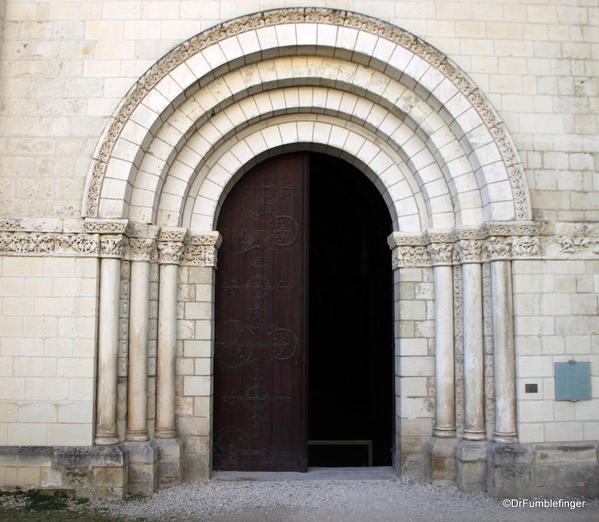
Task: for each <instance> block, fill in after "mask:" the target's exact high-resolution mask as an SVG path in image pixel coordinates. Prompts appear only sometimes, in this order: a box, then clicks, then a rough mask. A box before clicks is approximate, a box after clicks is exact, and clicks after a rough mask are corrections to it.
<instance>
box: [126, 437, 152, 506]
mask: <svg viewBox="0 0 599 522" xmlns="http://www.w3.org/2000/svg"><path fill="white" fill-rule="evenodd" d="M123 448H124V449H125V450H126V451H127V454H128V456H129V483H128V491H129V494H130V495H140V496H144V497H145V496H149V495H151V494H152V493H154V492H155V491H156V489H158V473H157V463H158V448H157V446H156V444H155V443H154V442H125V443H124V444H123Z"/></svg>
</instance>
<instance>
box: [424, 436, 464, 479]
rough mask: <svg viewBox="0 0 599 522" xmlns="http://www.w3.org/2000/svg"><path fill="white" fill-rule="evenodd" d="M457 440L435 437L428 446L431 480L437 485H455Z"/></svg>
mask: <svg viewBox="0 0 599 522" xmlns="http://www.w3.org/2000/svg"><path fill="white" fill-rule="evenodd" d="M456 445H457V440H456V439H455V438H451V439H450V438H439V437H433V438H432V439H431V440H430V441H429V443H428V444H427V448H426V451H427V454H428V457H429V459H430V475H431V480H432V481H433V482H434V483H436V484H453V483H455V475H456V464H455V452H456Z"/></svg>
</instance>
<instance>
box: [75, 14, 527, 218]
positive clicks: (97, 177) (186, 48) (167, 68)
mask: <svg viewBox="0 0 599 522" xmlns="http://www.w3.org/2000/svg"><path fill="white" fill-rule="evenodd" d="M303 23H310V24H327V25H335V26H340V27H349V28H354V29H357V30H359V31H362V32H365V33H370V34H372V35H375V36H377V37H381V38H385V39H386V40H388V41H390V42H392V43H394V44H396V45H398V46H401V47H403V48H404V49H407V50H408V51H410V52H411V53H414V54H415V55H417V56H418V57H420V58H421V59H423V60H424V61H426V62H427V63H429V64H430V65H431V66H432V67H434V68H435V69H436V70H437V71H438V72H439V73H440V74H441V75H443V77H444V78H446V79H447V80H449V81H450V82H451V83H452V84H453V85H454V86H455V87H456V88H457V89H458V90H459V91H460V92H461V93H462V94H463V95H464V96H465V97H466V98H467V99H468V100H469V102H470V103H471V104H472V107H474V109H475V110H476V111H477V112H478V114H479V115H480V117H481V119H482V120H483V121H484V124H485V125H486V127H487V128H488V130H489V132H490V134H491V135H492V136H493V138H494V141H495V144H496V146H497V149H498V151H499V153H500V154H501V156H502V159H503V163H504V165H505V167H506V172H507V176H508V178H509V180H510V184H511V187H512V193H513V196H514V199H513V200H514V205H515V210H516V215H515V217H516V219H530V217H531V215H530V205H529V200H528V190H527V187H526V182H525V179H524V173H523V169H522V165H521V163H520V159H519V157H518V154H517V152H516V149H515V147H514V144H513V143H512V141H511V139H510V137H509V135H508V134H507V132H506V130H505V128H504V125H503V123H502V121H501V120H500V118H499V116H498V114H497V113H496V112H495V110H494V109H493V108H492V107H491V105H490V104H489V102H488V101H487V100H486V98H485V97H484V95H483V94H482V93H481V92H480V91H479V90H478V88H477V87H476V85H475V84H474V83H473V82H472V81H471V80H470V79H469V78H468V77H467V76H466V75H465V74H464V73H463V72H462V71H461V70H460V69H459V68H458V67H457V66H456V65H454V64H453V63H452V62H451V61H450V60H449V58H448V57H447V56H445V55H444V54H443V53H442V52H440V51H439V50H438V49H436V48H434V47H433V46H431V45H430V44H428V43H426V42H425V41H423V40H421V39H419V38H418V37H416V36H415V35H414V34H412V33H410V32H408V31H405V30H403V29H401V28H399V27H397V26H394V25H391V24H389V23H386V22H383V21H381V20H377V19H375V18H371V17H368V16H364V15H360V14H358V13H353V12H350V11H345V10H333V9H327V8H285V9H273V10H268V11H264V12H260V13H256V14H252V15H248V16H242V17H239V18H236V19H234V20H231V21H229V22H225V23H222V24H220V25H218V26H216V27H214V28H212V29H209V30H207V31H204V32H202V33H200V34H198V35H196V36H194V37H192V38H190V39H189V40H187V41H185V42H183V43H181V44H180V45H179V46H177V47H176V48H174V49H173V50H172V51H171V52H169V53H168V54H167V55H165V56H164V57H163V58H162V59H160V60H159V61H158V62H157V63H156V64H154V65H153V66H152V67H151V68H150V69H149V70H148V71H147V72H146V73H145V74H144V75H143V76H142V77H141V78H140V80H139V81H138V82H137V83H136V84H135V85H134V86H133V87H132V89H131V90H130V91H129V93H128V94H127V95H126V97H125V98H124V100H123V102H122V103H121V104H120V106H119V109H118V111H117V112H116V113H115V114H114V116H113V118H112V122H111V123H110V125H109V126H108V127H107V129H106V131H105V133H104V135H103V136H102V140H101V144H100V145H99V147H98V150H97V152H96V154H95V155H94V159H95V161H94V164H93V166H92V169H91V172H90V176H89V179H88V184H87V188H86V194H87V199H86V201H85V208H84V212H85V214H86V215H87V216H90V217H96V216H98V212H99V202H100V198H101V192H102V184H103V182H104V176H105V173H106V169H107V166H108V163H109V161H110V159H111V156H112V152H113V150H114V147H115V145H116V142H117V140H118V139H119V136H120V134H121V131H122V130H123V128H124V127H125V125H126V123H127V121H128V120H129V118H130V116H131V115H132V114H133V112H134V110H135V108H136V107H137V106H138V104H139V103H140V102H141V101H142V100H143V99H144V98H145V97H146V96H147V95H149V93H150V92H151V91H152V90H153V89H154V88H155V87H156V86H157V84H158V83H159V82H160V81H161V80H162V79H163V78H164V77H165V76H166V75H167V74H169V73H170V72H172V71H173V70H174V69H175V68H176V67H178V66H180V65H181V64H183V63H184V62H185V61H186V60H188V59H189V58H191V57H192V56H194V55H195V54H197V53H198V52H201V51H202V50H204V49H206V48H208V47H210V46H212V45H214V44H217V43H219V42H221V41H223V40H225V39H227V38H230V37H232V36H235V35H239V34H242V33H245V32H248V31H252V30H256V29H258V28H262V27H272V26H276V25H280V24H303Z"/></svg>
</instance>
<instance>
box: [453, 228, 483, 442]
mask: <svg viewBox="0 0 599 522" xmlns="http://www.w3.org/2000/svg"><path fill="white" fill-rule="evenodd" d="M459 247H460V254H461V261H462V287H463V299H464V306H463V309H464V436H463V437H464V439H466V440H485V438H486V430H485V416H484V358H483V354H484V349H483V300H482V267H481V264H480V263H481V251H482V242H481V241H479V240H476V239H470V240H462V241H460V243H459Z"/></svg>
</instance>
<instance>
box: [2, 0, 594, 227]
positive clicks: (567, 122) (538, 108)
mask: <svg viewBox="0 0 599 522" xmlns="http://www.w3.org/2000/svg"><path fill="white" fill-rule="evenodd" d="M292 4H293V5H297V2H288V1H286V0H281V1H277V2H273V1H270V0H269V1H266V0H244V1H242V2H239V1H236V0H222V1H216V0H212V1H195V0H164V1H143V2H140V1H118V2H115V1H109V0H106V1H97V2H89V1H66V0H65V1H60V0H56V1H53V2H33V1H29V0H7V1H6V20H5V23H4V33H3V39H4V44H3V51H2V75H1V77H2V81H1V82H0V98H1V99H2V107H3V109H2V127H1V128H0V135H1V136H2V137H3V138H6V139H4V140H2V145H1V146H0V147H1V149H0V152H1V153H2V156H3V157H2V160H1V163H0V214H1V215H4V216H13V217H18V216H36V217H37V216H41V215H45V216H78V215H79V212H80V208H81V196H82V190H83V182H84V178H85V176H86V174H87V172H88V169H89V166H90V161H91V156H92V153H93V150H94V147H95V146H96V143H97V140H98V136H99V135H100V132H101V130H102V128H103V127H104V125H105V124H106V122H107V118H108V117H109V115H110V114H112V113H113V111H114V110H115V108H116V107H117V105H118V103H119V101H120V100H121V99H122V97H123V96H124V94H125V93H126V92H127V90H128V89H129V88H130V87H131V86H132V85H133V84H134V82H135V81H136V80H137V79H138V78H139V76H140V75H141V74H142V73H143V72H145V71H146V70H147V68H148V67H149V66H150V65H151V64H153V63H154V62H155V61H156V60H157V59H158V58H160V57H161V56H162V55H163V54H164V53H166V52H167V51H168V50H169V49H171V48H173V47H174V46H175V45H177V44H179V43H180V42H181V41H183V40H184V39H186V38H189V37H190V36H192V35H194V34H196V33H198V32H200V31H202V30H204V29H206V28H208V27H210V26H213V25H215V24H216V23H219V22H222V21H224V20H228V19H230V18H232V17H236V16H239V15H243V14H248V13H251V12H255V11H258V10H261V9H267V8H272V7H284V6H286V5H292ZM310 4H311V5H314V6H328V7H337V8H342V9H351V10H357V11H361V12H363V13H364V14H367V15H371V16H374V17H378V18H380V19H382V20H385V21H388V22H391V23H393V24H396V25H398V26H401V27H403V28H405V29H408V30H410V31H412V32H414V33H415V34H416V35H418V36H420V37H422V38H424V39H425V40H427V41H428V42H430V43H432V44H433V45H436V46H437V47H438V48H439V49H440V50H441V51H443V52H444V53H446V54H447V55H448V56H449V57H450V58H451V59H453V60H454V61H455V62H457V64H458V65H459V66H460V67H462V68H463V69H464V70H465V71H466V72H467V73H469V74H470V76H471V77H472V78H473V80H474V81H475V82H476V83H477V84H478V86H479V87H480V88H481V90H482V91H483V92H484V93H485V95H487V96H488V97H489V98H490V100H491V102H492V103H493V105H494V107H495V108H496V109H497V110H498V111H499V113H500V116H501V118H502V119H503V121H504V122H505V123H506V126H507V128H508V130H509V132H510V133H511V135H512V137H513V138H514V140H515V144H516V148H517V149H518V151H519V152H520V154H521V156H522V160H523V163H524V167H525V171H526V175H527V178H528V183H529V186H530V187H531V189H532V192H531V197H532V204H533V207H534V209H535V212H536V214H535V215H536V216H537V217H539V218H540V217H542V218H544V219H548V220H558V219H559V220H593V219H599V210H598V209H597V206H596V204H594V202H593V198H592V195H590V191H593V190H598V189H599V178H598V176H597V174H596V173H595V169H596V166H597V153H598V152H599V145H597V140H596V134H597V129H598V125H597V118H598V116H597V115H598V114H599V111H598V110H597V109H598V104H599V96H598V94H599V87H598V85H597V80H596V78H597V71H598V65H597V63H598V62H597V52H598V51H597V41H598V40H599V29H598V26H599V24H598V18H599V8H598V7H597V5H596V2H594V1H593V0H576V1H566V0H563V1H559V0H545V1H534V2H532V1H530V2H528V1H513V0H510V1H507V0H506V1H496V2H488V1H478V0H464V1H460V2H447V1H444V0H436V1H433V0H430V1H421V2H413V1H403V0H379V1H377V2H357V1H354V0H334V1H333V0H317V1H313V2H310Z"/></svg>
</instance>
